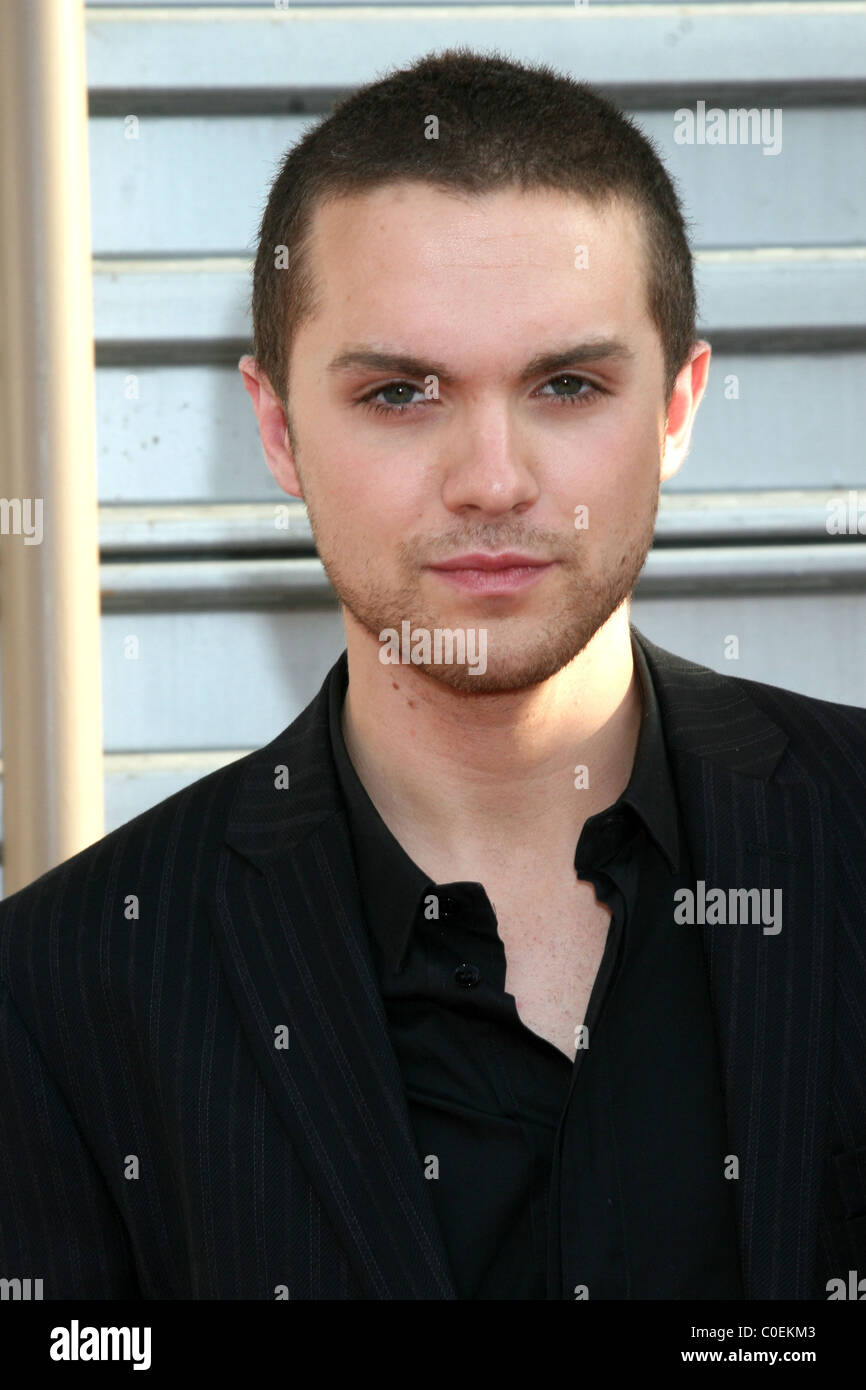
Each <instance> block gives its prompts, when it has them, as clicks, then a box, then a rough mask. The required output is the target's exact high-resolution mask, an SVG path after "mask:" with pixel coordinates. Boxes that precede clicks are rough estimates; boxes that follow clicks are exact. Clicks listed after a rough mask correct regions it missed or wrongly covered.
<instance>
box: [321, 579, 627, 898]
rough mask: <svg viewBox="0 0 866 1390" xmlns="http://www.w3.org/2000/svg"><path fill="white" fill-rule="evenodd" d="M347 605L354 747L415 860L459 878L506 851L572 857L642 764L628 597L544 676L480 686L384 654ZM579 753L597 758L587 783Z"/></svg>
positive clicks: (535, 858)
mask: <svg viewBox="0 0 866 1390" xmlns="http://www.w3.org/2000/svg"><path fill="white" fill-rule="evenodd" d="M345 618H346V633H347V651H348V664H349V686H348V690H347V692H346V699H345V702H344V705H343V716H342V728H343V737H344V739H345V742H346V748H347V750H348V753H349V756H350V758H351V760H352V763H353V764H354V767H355V769H356V771H357V773H358V776H359V777H360V779H361V782H362V783H363V785H364V787H365V788H366V790H367V793H368V795H369V796H370V798H371V800H372V801H373V804H374V805H375V806H376V808H377V810H378V811H379V814H380V815H381V816H382V819H383V820H384V821H385V823H386V825H387V826H388V827H389V829H390V830H391V831H392V833H393V834H394V835H395V836H396V838H397V839H398V840H399V841H400V843H401V845H402V846H403V847H404V849H405V850H406V851H407V853H408V854H409V855H410V856H411V857H412V858H413V859H414V860H415V862H416V863H417V864H419V866H420V867H421V868H422V869H424V871H425V872H427V873H429V874H430V876H431V877H432V878H435V879H437V881H439V882H446V881H451V882H456V881H458V880H459V879H464V878H465V879H475V878H477V877H478V868H479V866H480V865H490V866H493V865H495V864H496V863H497V862H500V860H501V861H502V862H503V863H504V862H510V863H514V862H519V859H520V857H521V856H522V857H523V859H524V860H525V862H527V863H534V864H535V865H538V864H539V863H541V864H543V863H544V862H545V861H546V860H547V859H550V860H551V862H561V861H562V855H563V854H564V853H565V854H567V855H568V857H569V859H570V857H571V856H572V855H573V853H574V846H575V844H576V842H577V838H578V836H579V834H580V829H581V827H582V825H583V823H584V821H585V820H586V819H588V817H589V816H592V815H594V814H595V813H596V812H597V811H601V810H604V808H605V807H606V806H609V805H610V804H611V802H613V801H615V800H616V798H617V797H618V796H619V795H620V793H621V792H622V791H624V790H625V787H626V786H627V784H628V780H629V777H630V775H631V769H632V765H633V763H634V755H635V750H636V747H637V739H638V733H639V729H640V721H641V716H642V712H643V711H642V701H641V694H640V685H639V681H638V677H637V673H636V671H635V670H634V662H633V658H632V650H631V636H630V632H629V626H628V606H627V605H625V604H623V605H622V607H621V608H620V609H618V610H617V612H616V613H614V614H613V615H612V617H611V618H610V619H609V620H608V622H607V623H605V624H604V626H603V627H601V628H600V629H599V630H598V632H597V633H596V634H595V636H594V637H593V638H592V640H591V641H590V642H589V643H588V644H587V646H586V647H585V648H584V649H583V651H582V652H581V653H580V654H579V655H578V656H576V657H575V658H574V659H573V660H572V661H571V662H569V664H568V665H567V666H565V667H563V668H562V669H561V670H560V671H558V672H557V673H556V674H555V675H554V676H551V677H550V678H549V679H548V680H547V681H544V682H543V683H542V684H541V685H537V686H534V687H532V688H531V689H528V690H523V691H509V692H507V693H505V694H501V695H478V696H473V697H472V698H469V699H467V698H466V696H465V694H463V693H462V692H455V691H452V690H451V689H450V688H449V687H447V686H444V685H442V684H441V683H439V682H437V681H436V680H434V679H432V678H430V677H429V676H427V675H425V674H424V673H422V672H420V671H418V670H417V669H416V668H414V667H413V666H411V665H406V666H402V665H401V666H388V665H383V664H382V663H381V662H380V660H379V644H378V643H377V642H376V640H375V639H374V638H373V637H372V636H371V635H370V634H369V633H367V632H366V631H365V630H364V629H363V628H361V627H360V625H358V624H356V623H355V621H354V619H352V618H351V615H349V614H348V613H346V615H345ZM578 766H583V767H586V768H587V770H588V780H589V785H588V786H586V787H582V788H581V789H577V788H576V787H575V768H576V767H578ZM584 780H586V779H585V778H584ZM566 862H568V861H566ZM434 871H435V872H434Z"/></svg>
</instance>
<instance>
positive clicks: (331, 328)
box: [271, 182, 666, 694]
mask: <svg viewBox="0 0 866 1390" xmlns="http://www.w3.org/2000/svg"><path fill="white" fill-rule="evenodd" d="M313 248H314V249H313V255H314V268H315V272H316V275H317V278H318V280H319V283H320V285H321V289H322V297H323V301H322V307H321V309H320V311H319V313H318V314H317V315H316V317H315V318H314V319H311V320H310V321H309V322H307V323H305V324H303V325H302V327H301V328H300V329H299V331H298V333H297V335H296V338H295V341H294V344H293V347H292V352H291V358H290V362H289V378H290V394H291V419H292V438H293V441H294V444H295V450H296V451H295V454H294V465H295V467H296V468H297V469H298V470H299V472H298V479H297V480H296V479H295V474H294V470H293V469H292V466H291V460H289V462H288V465H287V466H286V467H284V468H283V469H282V470H281V472H280V473H279V474H278V476H279V479H280V481H281V483H282V484H283V486H284V487H286V489H287V490H288V491H290V492H294V493H295V494H296V495H302V496H303V498H304V500H305V502H306V505H307V510H308V514H309V517H310V522H311V526H312V529H313V533H314V536H315V539H316V544H317V547H318V551H319V555H320V557H321V560H322V563H323V565H324V567H325V570H326V572H327V574H328V576H329V578H330V580H331V583H332V584H333V587H334V589H335V591H336V593H337V595H338V597H339V598H340V600H341V601H342V603H343V604H344V606H345V609H346V610H348V614H349V615H350V617H347V624H350V623H351V619H354V620H355V622H356V623H357V624H358V625H359V626H360V628H361V629H363V630H364V631H366V633H368V634H369V635H370V637H371V639H372V640H373V641H375V643H376V644H377V646H378V645H380V634H381V633H382V632H383V630H384V629H395V630H396V631H397V633H400V632H401V631H402V630H403V629H402V628H401V624H402V623H403V622H405V621H408V622H409V623H410V625H411V630H413V631H414V630H416V629H419V628H420V629H426V630H427V631H429V632H430V633H431V634H432V632H433V630H434V629H436V628H440V629H444V628H450V629H463V630H464V631H466V630H468V629H476V630H477V629H481V628H483V629H485V630H486V644H487V658H486V660H487V664H486V671H485V672H484V673H483V674H478V673H477V672H476V673H472V672H470V671H469V670H468V669H467V663H464V664H462V665H458V664H452V665H446V664H431V665H429V666H428V665H421V666H420V667H419V666H418V665H416V669H421V670H423V671H425V672H426V673H427V675H429V676H430V677H432V678H433V679H435V680H437V681H439V682H441V683H442V684H444V685H446V686H449V687H450V688H452V689H454V690H463V691H467V692H474V693H478V694H481V693H484V694H489V693H496V692H501V691H506V690H520V689H523V688H525V687H527V686H530V685H533V684H535V683H537V682H540V681H544V680H546V679H547V678H549V677H550V676H552V675H553V674H555V673H556V672H557V671H558V670H560V669H561V668H562V667H563V666H565V665H566V664H567V663H568V662H570V661H571V660H572V659H573V658H574V657H575V656H576V655H577V654H578V653H579V652H581V651H582V650H583V648H584V647H585V646H586V644H587V643H588V642H589V640H590V639H591V638H592V637H593V636H594V634H595V633H596V632H597V631H598V629H599V628H600V627H601V626H602V625H603V624H604V623H605V622H606V621H607V620H608V619H609V618H610V617H611V615H612V614H613V613H614V612H615V611H616V610H617V609H618V608H619V607H620V605H621V604H622V603H623V601H624V600H625V599H626V598H627V596H628V595H629V594H630V593H631V591H632V589H633V588H634V585H635V583H636V581H637V578H638V575H639V573H640V571H641V569H642V567H643V564H644V561H645V559H646V555H647V552H648V550H649V548H650V545H651V543H652V537H653V529H654V523H655V517H656V510H657V506H658V497H659V482H660V464H661V456H662V449H663V443H664V435H665V404H666V402H665V399H664V388H663V382H664V363H663V354H662V346H661V342H660V340H659V337H658V334H657V331H656V329H655V327H654V325H653V324H652V322H651V320H650V318H649V316H648V312H647V306H646V291H645V278H646V266H645V257H644V252H643V249H642V242H641V233H640V229H639V224H638V221H637V217H636V215H635V213H634V212H633V210H632V209H631V207H630V206H626V205H623V204H619V203H612V204H610V205H609V207H608V208H606V209H605V210H597V209H593V208H592V207H591V206H590V205H589V204H585V203H584V202H583V201H582V200H578V199H576V198H575V197H573V196H569V197H566V196H564V195H562V194H559V193H556V192H547V191H545V192H532V193H523V192H521V191H519V190H507V191H501V192H497V193H495V194H490V195H485V196H484V197H482V198H475V199H463V198H458V197H454V196H451V195H449V194H446V193H442V192H440V191H438V190H435V189H433V188H432V187H430V186H428V185H423V184H413V183H406V182H404V183H398V184H391V185H388V186H386V187H383V188H380V189H378V190H376V191H374V192H373V193H366V194H364V195H359V196H352V197H346V198H340V199H338V200H336V201H334V202H331V203H328V204H326V205H324V206H323V207H320V208H319V209H318V211H317V214H316V217H315V221H314V228H313ZM587 344H589V345H591V346H590V347H589V348H588V349H587V348H586V347H585V346H584V347H583V348H581V345H587ZM593 344H600V345H601V346H600V347H597V346H592V345H593ZM605 344H606V345H607V346H604V345H605ZM363 353H367V354H373V353H377V354H380V355H388V356H389V357H395V358H396V357H400V358H403V359H405V358H412V359H415V363H414V364H413V365H412V366H407V365H406V364H405V363H401V364H400V365H399V366H397V365H393V364H392V365H386V366H384V367H383V366H377V365H375V364H365V362H364V361H363V360H362V359H360V358H359V357H358V355H359V354H363ZM541 357H545V358H548V359H550V358H552V357H556V358H561V359H562V360H560V361H559V363H558V365H557V366H556V367H555V369H550V368H549V367H548V366H546V365H544V366H538V365H536V366H533V361H534V360H535V359H539V358H541ZM338 359H342V360H341V361H338ZM431 378H432V380H431ZM395 383H396V386H395ZM403 405H406V406H407V407H408V408H407V409H405V410H402V411H401V410H400V409H398V407H400V406H403ZM377 406H378V407H379V409H378V410H377V409H376V407H377ZM271 466H272V467H273V466H274V464H273V462H271ZM275 471H276V470H275ZM295 484H296V485H295ZM576 521H577V523H578V524H577V525H576ZM506 550H507V551H517V552H520V554H521V555H522V556H530V557H533V558H535V559H536V560H543V561H547V562H550V563H549V564H548V566H547V567H546V568H543V569H538V570H536V572H535V574H534V576H533V577H532V582H531V583H529V584H524V585H523V586H521V587H511V588H506V587H505V586H504V585H503V584H502V582H501V577H500V581H499V583H498V587H496V588H495V589H494V590H492V591H491V589H490V587H489V585H490V583H491V582H494V581H491V580H490V579H489V577H488V579H487V580H486V581H485V580H483V579H482V580H478V578H477V574H476V577H475V579H474V580H473V577H472V575H471V574H468V573H464V574H463V575H458V574H452V575H451V577H450V578H449V577H447V576H446V575H445V574H444V573H443V572H441V571H437V570H436V569H434V568H431V566H434V565H436V564H438V563H441V562H442V561H445V560H449V559H451V558H453V557H457V556H460V555H466V554H467V553H469V552H478V551H483V552H492V553H499V552H502V551H506ZM513 578H514V576H513V575H512V579H513ZM478 584H486V585H487V586H488V587H487V588H486V589H484V588H479V587H478ZM446 650H447V649H446Z"/></svg>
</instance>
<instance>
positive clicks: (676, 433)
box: [659, 340, 712, 483]
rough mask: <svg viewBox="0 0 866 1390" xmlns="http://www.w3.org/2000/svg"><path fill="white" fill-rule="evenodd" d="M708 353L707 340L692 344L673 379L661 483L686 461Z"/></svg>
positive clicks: (705, 382) (708, 361) (707, 361)
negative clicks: (686, 357)
mask: <svg viewBox="0 0 866 1390" xmlns="http://www.w3.org/2000/svg"><path fill="white" fill-rule="evenodd" d="M711 353H712V348H711V347H710V345H709V343H705V342H703V341H700V340H699V341H698V342H696V343H693V344H692V347H691V350H690V352H689V356H688V360H687V361H686V362H685V363H684V365H683V366H682V367H681V368H680V371H679V374H678V376H677V379H676V381H675V382H674V389H673V391H672V393H671V399H670V402H669V404H668V412H667V423H666V426H665V437H664V455H663V458H662V466H661V473H660V475H659V482H660V483H665V482H667V480H668V478H672V477H673V476H674V474H675V473H676V472H677V471H678V469H679V468H680V467H681V466H682V464H683V463H684V462H685V458H686V455H687V454H688V451H689V444H690V442H691V437H692V426H693V424H694V420H695V415H696V414H697V410H698V406H699V405H700V403H701V397H702V396H703V394H704V391H705V390H706V386H707V377H708V376H709V371H710V355H711Z"/></svg>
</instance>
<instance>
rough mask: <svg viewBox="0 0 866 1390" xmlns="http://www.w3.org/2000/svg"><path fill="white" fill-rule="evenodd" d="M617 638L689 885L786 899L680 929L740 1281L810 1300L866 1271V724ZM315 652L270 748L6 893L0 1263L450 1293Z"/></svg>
mask: <svg viewBox="0 0 866 1390" xmlns="http://www.w3.org/2000/svg"><path fill="white" fill-rule="evenodd" d="M635 637H636V639H637V640H638V641H640V642H641V643H642V646H643V649H644V651H645V653H646V656H647V660H648V662H649V666H650V670H651V673H652V676H653V680H654V682H655V686H656V690H657V692H658V697H659V703H660V707H661V713H662V720H663V725H664V729H665V734H666V739H667V742H668V748H669V752H670V756H671V763H672V770H673V773H674V778H675V781H676V785H677V790H678V795H679V798H680V802H681V805H682V808H683V813H684V817H685V824H686V827H687V833H688V836H689V841H690V848H691V853H692V858H693V862H694V868H695V875H696V878H700V879H703V880H704V881H705V883H706V884H707V887H708V889H709V887H720V888H722V889H725V890H727V889H729V888H743V887H745V888H749V887H758V888H762V887H766V888H781V889H782V894H783V897H782V901H783V925H782V930H781V931H780V932H779V933H778V934H777V935H770V934H766V933H764V932H763V930H762V928H761V926H760V925H755V924H752V923H748V924H743V925H740V926H733V925H727V926H722V925H719V926H706V925H705V926H702V927H696V928H695V930H699V931H701V933H702V939H703V943H704V947H705V954H706V961H707V969H708V972H709V978H710V982H711V992H712V999H713V1003H714V1010H715V1018H716V1023H717V1028H718V1035H719V1042H720V1048H721V1057H722V1065H723V1072H724V1075H723V1082H724V1088H725V1095H726V1106H727V1115H728V1122H729V1147H730V1151H731V1153H732V1154H734V1155H736V1156H737V1158H738V1160H739V1177H738V1178H737V1179H733V1181H735V1182H736V1192H737V1202H738V1213H739V1238H740V1246H741V1252H742V1263H743V1274H744V1280H745V1288H746V1291H747V1295H748V1297H749V1298H751V1299H780V1298H794V1299H809V1298H815V1299H824V1298H826V1297H827V1293H826V1282H827V1280H828V1279H830V1278H834V1277H841V1278H844V1279H846V1280H847V1278H848V1271H849V1270H851V1269H854V1270H857V1271H858V1274H859V1276H860V1277H863V1276H866V919H864V902H866V854H864V848H866V710H864V709H860V708H856V707H851V706H843V705H839V704H832V703H829V702H826V701H822V700H815V699H810V698H807V697H805V696H802V695H798V694H794V693H792V692H790V691H786V690H781V689H778V688H776V687H774V686H769V685H764V684H760V683H757V682H753V681H747V680H742V679H739V678H734V677H730V676H724V675H720V674H717V673H716V672H713V671H710V670H708V669H707V668H705V667H702V666H698V665H695V664H693V663H691V662H688V661H685V660H683V659H681V658H680V657H677V656H674V655H672V654H671V653H669V652H665V651H663V650H661V649H660V648H658V647H657V646H655V645H654V644H653V643H651V642H649V641H648V640H647V639H646V638H645V637H643V636H642V634H640V633H639V632H637V631H636V630H635ZM345 660H346V657H345V653H343V655H342V656H341V657H340V659H339V661H340V662H345ZM338 665H339V662H338ZM336 669H337V667H336V666H335V667H334V668H333V670H332V672H331V673H329V675H328V677H327V678H326V680H325V684H324V685H323V686H322V689H321V691H320V692H319V694H318V695H317V696H316V697H315V699H314V700H313V701H312V702H311V703H310V705H308V707H307V708H306V709H305V710H304V711H303V713H302V714H301V715H299V717H298V718H297V719H296V720H295V721H294V722H293V723H292V724H291V725H290V726H289V727H288V728H287V729H285V730H284V731H283V733H281V734H280V735H278V737H277V738H276V739H274V740H273V742H272V743H270V744H268V745H267V746H266V747H265V748H262V749H259V750H257V751H256V752H254V753H251V754H250V755H248V756H247V757H244V758H242V759H240V760H238V761H237V762H235V763H233V764H232V765H231V766H229V767H226V768H224V769H222V770H220V771H218V772H215V773H213V774H211V775H210V776H207V777H204V778H202V779H201V780H199V781H198V782H196V783H194V784H193V785H192V786H190V787H188V788H186V789H185V790H184V791H182V792H179V793H177V794H175V795H174V796H171V797H169V798H168V799H167V800H165V801H163V802H162V803H161V804H160V805H158V806H156V807H153V808H152V809H151V810H148V811H146V812H145V813H144V814H142V815H140V816H138V817H136V818H135V819H134V820H132V821H129V822H128V823H127V824H126V825H123V826H121V827H120V828H119V829H117V830H115V831H113V832H112V833H111V834H109V835H107V836H106V837H105V838H104V839H102V840H100V841H99V842H98V843H97V844H95V845H92V846H90V847H89V848H88V849H86V850H84V851H83V852H82V853H80V854H77V855H76V856H75V857H74V858H72V859H69V860H67V861H66V862H65V863H64V864H61V865H60V866H58V867H57V868H55V869H53V870H52V871H51V872H49V873H47V874H44V875H43V876H42V877H41V878H39V879H38V880H37V881H36V882H35V883H33V884H31V885H29V886H28V887H27V888H25V889H23V890H22V891H20V892H18V893H16V894H14V895H13V896H11V897H9V898H7V899H6V901H5V902H3V903H2V904H0V983H2V990H0V1047H2V1059H0V1277H5V1278H27V1277H30V1278H41V1279H42V1280H43V1281H44V1284H43V1288H44V1296H45V1297H46V1298H87V1299H96V1298H138V1297H141V1298H146V1299H157V1298H161V1299H273V1298H278V1297H286V1296H287V1297H290V1298H294V1299H360V1298H380V1299H399V1298H407V1299H416V1298H417V1299H420V1298H454V1297H455V1293H454V1287H453V1283H452V1278H451V1273H450V1271H449V1268H448V1260H447V1256H446V1253H445V1251H444V1248H443V1245H442V1241H441V1237H440V1235H439V1232H438V1229H437V1226H436V1222H435V1219H434V1215H433V1208H432V1204H431V1201H430V1196H429V1192H428V1190H427V1187H426V1182H425V1179H424V1177H423V1170H422V1165H421V1162H420V1161H419V1158H418V1156H417V1155H416V1151H415V1148H414V1145H413V1140H412V1134H411V1129H410V1124H409V1119H408V1112H407V1107H406V1103H405V1099H404V1096H403V1091H402V1087H401V1082H400V1075H399V1071H398V1067H397V1063H396V1059H395V1056H394V1053H393V1051H392V1049H391V1046H390V1043H389V1039H388V1033H387V1029H386V1022H385V1016H384V1012H383V1007H382V1003H381V999H380V996H379V992H378V989H377V985H376V981H375V976H374V970H373V964H372V960H371V956H370V953H369V949H368V944H367V935H366V928H365V924H364V921H363V918H362V915H361V905H360V900H359V895H358V888H357V883H356V879H355V874H354V868H353V862H352V857H351V848H350V843H349V839H348V832H347V827H346V822H345V819H344V816H343V813H342V810H341V807H340V801H339V794H338V788H337V784H336V781H335V774H334V770H333V766H332V762H331V756H330V750H329V742H328V721H327V686H328V681H329V680H330V679H333V677H334V672H335V671H336ZM280 767H285V768H287V769H288V774H289V787H288V789H286V788H285V787H280V786H277V785H275V783H279V782H280V781H281V780H282V781H284V780H285V779H284V778H282V779H281V778H280V776H279V772H278V769H279V768H280ZM686 929H687V928H685V927H684V928H683V930H686ZM662 1022H663V1021H662ZM280 1043H284V1044H286V1043H287V1045H283V1046H280V1045H278V1044H280ZM671 1162H672V1163H675V1162H676V1154H675V1153H672V1155H671Z"/></svg>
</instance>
